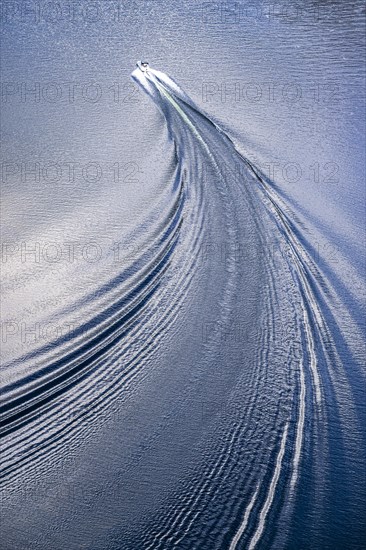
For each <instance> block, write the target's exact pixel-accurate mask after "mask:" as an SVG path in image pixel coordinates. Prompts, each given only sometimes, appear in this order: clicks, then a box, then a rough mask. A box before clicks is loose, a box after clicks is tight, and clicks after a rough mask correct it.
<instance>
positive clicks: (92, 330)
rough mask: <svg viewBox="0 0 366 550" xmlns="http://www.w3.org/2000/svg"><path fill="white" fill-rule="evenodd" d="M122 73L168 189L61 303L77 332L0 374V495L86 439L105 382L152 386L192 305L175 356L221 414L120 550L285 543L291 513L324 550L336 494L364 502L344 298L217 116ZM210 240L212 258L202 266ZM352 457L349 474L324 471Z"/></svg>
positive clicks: (292, 527) (358, 370)
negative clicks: (149, 116)
mask: <svg viewBox="0 0 366 550" xmlns="http://www.w3.org/2000/svg"><path fill="white" fill-rule="evenodd" d="M132 76H133V78H134V79H135V80H136V81H137V82H138V84H139V85H140V86H141V87H142V88H143V89H144V90H145V92H146V93H147V94H148V95H149V96H150V97H151V98H152V100H153V101H154V102H155V104H156V105H157V107H158V108H159V110H160V111H161V112H162V114H163V115H164V117H165V120H166V125H167V132H168V138H169V142H170V144H171V147H172V148H173V150H174V159H175V160H174V166H173V169H172V174H173V176H172V181H171V182H170V184H169V189H168V190H167V194H166V196H164V197H163V198H162V199H161V200H160V201H159V202H158V203H157V206H156V208H155V209H154V210H153V211H152V213H151V215H150V217H149V218H148V219H147V220H146V221H145V222H144V224H143V226H141V227H138V228H137V229H136V230H135V232H134V233H133V234H131V235H130V236H129V238H130V239H133V240H134V241H135V242H140V243H141V246H140V250H141V253H140V255H139V257H137V258H135V259H134V260H133V261H131V264H130V265H129V266H127V267H126V268H125V269H124V270H123V271H122V272H121V273H118V274H117V275H115V276H113V278H111V280H109V281H107V282H106V283H104V284H103V285H102V286H100V288H98V290H97V292H93V293H90V294H86V295H85V297H83V299H81V300H80V301H79V302H78V303H76V304H75V305H74V307H75V308H79V309H81V310H82V311H83V312H84V316H83V318H84V322H83V324H80V326H79V327H78V328H77V329H76V330H75V331H74V332H73V334H72V335H68V337H63V338H59V339H58V340H56V341H54V342H53V343H52V345H49V346H44V347H41V348H39V349H35V350H33V351H32V352H31V353H27V354H26V355H24V356H22V357H21V358H20V359H17V361H11V362H9V363H8V364H6V365H4V367H3V368H4V371H5V373H6V372H13V371H14V369H15V370H16V369H17V365H19V364H23V365H26V366H27V368H26V369H23V370H22V371H20V372H26V373H27V374H26V375H20V376H19V377H17V378H16V379H15V381H12V382H11V383H9V384H7V385H6V386H5V387H4V389H3V401H2V405H1V414H2V419H3V422H2V430H1V434H0V435H1V438H2V451H3V452H2V478H3V484H4V487H7V488H8V489H9V491H14V486H15V487H16V484H15V482H14V480H16V479H19V476H21V475H22V474H23V473H24V471H25V470H24V468H35V467H37V464H38V463H39V461H44V460H45V459H46V458H47V457H49V456H55V453H57V452H60V451H59V449H60V446H61V443H62V441H64V440H65V438H67V439H68V441H69V442H73V441H74V442H76V443H77V441H78V438H80V434H82V433H84V434H87V437H91V433H90V431H88V426H90V424H92V423H93V419H95V418H96V417H97V416H98V417H100V416H101V414H102V411H103V410H105V409H108V407H111V406H113V403H115V402H116V400H117V399H119V398H120V392H121V388H123V389H124V390H126V389H128V388H133V385H134V384H135V383H136V381H137V380H139V381H140V382H141V381H143V380H144V378H145V376H146V375H147V374H149V375H150V376H151V371H152V370H153V369H154V368H155V367H154V364H155V363H154V360H152V357H154V353H156V351H157V350H158V349H159V346H161V345H162V344H161V343H162V342H163V341H165V340H164V339H166V338H167V334H169V332H171V331H172V327H173V326H174V320H175V319H176V318H177V317H179V315H180V314H182V311H183V310H184V308H189V307H192V300H193V298H192V297H194V299H197V300H201V302H200V303H206V306H207V308H208V311H210V310H211V311H212V312H214V313H212V315H213V317H212V318H214V320H215V322H214V326H213V327H211V324H207V326H206V328H205V329H204V332H205V338H204V341H203V344H202V346H201V347H203V355H201V357H200V359H197V361H193V362H188V359H187V378H188V377H189V376H191V377H193V379H195V376H197V377H200V378H199V380H200V381H201V382H200V383H201V384H206V385H207V387H209V385H210V384H217V383H220V381H223V382H222V388H223V389H222V391H221V393H220V396H219V398H218V399H219V400H220V405H219V406H218V407H215V406H214V407H213V408H211V409H210V410H209V413H208V414H207V416H206V417H204V419H203V425H204V427H205V433H204V435H202V436H201V437H200V438H199V439H198V440H197V441H196V443H195V445H196V448H195V451H196V452H195V461H194V463H192V465H191V466H190V467H187V469H186V470H184V471H182V474H181V476H180V479H179V483H178V484H177V486H176V487H175V488H174V490H172V492H171V493H169V494H168V495H167V496H166V497H165V500H164V501H163V502H162V504H161V507H160V509H159V511H158V512H157V513H156V515H154V518H150V519H148V520H146V521H144V524H143V525H142V526H141V528H139V531H138V532H136V533H133V534H132V535H129V536H128V537H125V538H124V542H123V543H121V544H120V546H119V547H121V548H122V547H123V548H137V547H138V548H144V549H146V550H162V549H170V548H182V549H185V548H187V549H192V548H197V549H198V548H200V549H204V548H207V549H213V548H218V549H219V548H220V549H221V548H228V549H229V550H235V549H239V548H248V549H250V550H253V549H254V548H270V547H273V548H284V547H288V548H294V547H299V546H296V545H297V544H299V543H298V541H299V540H302V539H300V538H299V537H300V535H299V530H297V529H298V528H297V525H299V520H298V517H299V514H300V515H301V516H302V517H303V518H304V521H305V522H307V523H310V522H311V525H312V529H311V530H310V531H309V534H308V542H307V544H309V548H310V547H313V548H314V547H328V546H327V544H329V541H330V540H331V537H332V536H333V537H337V536H340V535H339V533H338V534H334V532H333V533H330V532H329V527H327V519H324V517H325V515H326V517H329V516H336V514H337V512H336V509H337V506H339V501H340V498H341V495H342V491H343V490H344V488H345V487H347V488H350V489H349V490H350V492H353V495H354V498H356V499H360V500H361V499H362V495H363V494H364V493H363V491H364V487H361V485H358V486H357V487H355V486H354V480H355V479H356V477H357V475H356V474H357V472H358V473H359V472H360V471H361V468H362V466H361V458H362V453H364V452H365V439H364V435H363V434H364V429H363V424H362V422H363V421H364V420H365V408H364V407H362V399H363V398H362V387H364V382H365V373H364V371H363V368H362V363H361V361H360V360H359V355H358V349H359V344H358V342H359V341H360V339H361V327H360V324H359V317H358V316H357V315H356V314H355V312H354V310H352V309H350V307H349V304H350V303H351V302H352V301H353V302H354V303H356V305H357V307H358V306H359V298H358V297H357V296H353V295H352V291H349V293H348V294H347V293H346V292H344V291H340V288H341V282H340V281H339V280H338V279H337V277H336V275H335V274H333V273H332V270H331V267H330V266H329V265H327V264H326V262H322V263H320V262H315V261H314V256H313V254H312V245H311V243H310V242H309V241H308V240H307V239H306V237H305V231H304V230H303V227H302V224H301V223H300V221H299V220H298V219H297V217H296V214H295V212H294V211H293V210H292V209H291V208H290V206H289V203H288V201H286V197H285V195H284V194H283V193H282V192H281V190H280V189H279V188H278V186H277V185H276V183H275V182H274V181H271V180H270V179H269V178H268V177H266V176H265V175H264V174H263V173H262V172H261V171H260V170H259V169H258V168H257V167H256V166H255V165H254V164H253V163H252V162H251V161H250V160H249V158H247V156H246V155H245V154H244V153H243V152H241V151H239V148H238V146H236V145H235V144H234V142H233V141H232V140H231V139H230V138H229V137H228V135H227V133H225V131H224V130H223V129H222V128H221V127H220V126H219V125H218V124H217V123H216V122H214V121H213V120H211V119H210V118H209V117H208V115H206V114H205V113H204V112H203V111H201V110H200V109H199V108H198V107H197V106H196V105H195V104H194V103H193V102H192V100H191V99H190V98H189V97H188V96H187V95H186V94H185V93H184V92H183V91H182V90H181V89H180V87H179V86H178V85H177V84H176V83H175V82H174V81H173V80H172V79H171V78H169V77H168V76H166V75H165V74H163V73H161V72H158V71H155V70H153V69H151V68H150V67H149V66H147V65H144V64H141V63H139V64H138V67H137V69H136V70H135V71H134V73H133V75H132ZM217 242H221V243H225V254H224V257H223V258H222V261H220V262H218V261H217V260H218V258H217V255H211V254H208V255H207V257H204V254H203V251H205V250H206V252H207V250H209V247H208V245H209V244H212V243H217ZM205 247H206V248H205ZM216 250H217V249H216ZM69 314H70V311H69V310H67V309H65V310H64V311H61V312H60V313H59V314H58V315H59V317H60V318H67V316H68V315H69ZM340 315H342V316H343V319H344V320H346V321H345V322H346V325H345V322H343V324H342V322H340V321H339V316H340ZM345 326H346V327H347V330H346V329H345V328H344V327H345ZM350 334H351V335H352V338H350ZM175 338H178V335H174V334H173V335H172V337H171V342H172V343H171V345H172V346H173V345H174V339H175ZM194 369H196V371H195V370H194ZM206 391H208V390H206ZM205 395H206V396H208V397H207V400H208V401H209V402H211V403H213V404H214V405H215V397H212V395H211V396H210V394H208V393H207V394H205ZM197 399H200V397H197ZM202 406H203V409H204V407H205V403H203V405H202ZM85 437H86V435H85ZM355 456H356V457H358V459H359V460H358V462H357V461H356V462H357V464H359V465H358V466H357V467H355V473H354V475H353V474H352V473H351V472H350V471H347V468H346V467H342V466H339V465H342V464H347V463H350V462H353V463H354V457H355ZM340 473H341V475H342V476H343V479H342V481H341V482H338V481H337V476H339V475H340ZM15 492H16V490H15ZM325 511H326V512H325ZM296 518H297V519H296ZM350 518H351V519H352V521H353V522H354V523H353V524H354V532H355V533H356V532H358V530H360V529H361V527H362V526H361V520H360V518H359V517H358V514H357V512H356V511H354V512H350V511H349V510H348V519H350ZM300 526H301V522H300ZM329 537H330V538H329ZM334 540H335V539H334ZM322 544H323V546H321V545H322ZM337 544H340V539H337V541H336V544H335V545H334V546H333V547H340V546H337ZM302 547H304V548H305V546H302ZM306 547H307V546H306Z"/></svg>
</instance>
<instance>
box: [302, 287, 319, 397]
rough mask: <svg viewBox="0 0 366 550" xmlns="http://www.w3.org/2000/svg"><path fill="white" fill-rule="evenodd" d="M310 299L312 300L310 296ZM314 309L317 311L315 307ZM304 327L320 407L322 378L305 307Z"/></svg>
mask: <svg viewBox="0 0 366 550" xmlns="http://www.w3.org/2000/svg"><path fill="white" fill-rule="evenodd" d="M309 299H311V298H310V296H309ZM313 309H314V310H315V307H314V308H313ZM304 325H305V332H306V339H307V342H308V350H309V356H310V370H311V372H312V375H313V380H314V385H315V400H316V403H317V404H318V405H319V404H320V403H321V399H322V395H321V390H320V378H319V373H318V369H317V360H316V355H315V349H314V339H313V337H312V334H311V328H310V323H309V316H308V313H307V311H306V309H305V306H304Z"/></svg>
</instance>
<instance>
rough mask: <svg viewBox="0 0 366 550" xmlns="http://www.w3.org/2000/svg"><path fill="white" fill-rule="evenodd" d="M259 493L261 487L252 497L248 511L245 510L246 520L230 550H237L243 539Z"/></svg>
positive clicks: (244, 519)
mask: <svg viewBox="0 0 366 550" xmlns="http://www.w3.org/2000/svg"><path fill="white" fill-rule="evenodd" d="M258 491H259V485H258V486H257V489H256V490H255V493H254V495H253V496H252V499H251V501H250V502H249V504H248V506H247V509H246V510H245V514H244V518H243V521H242V523H241V525H240V527H239V529H238V531H237V533H236V535H235V537H234V538H233V540H232V541H231V544H230V548H229V550H235V548H236V546H237V544H238V542H239V540H240V539H241V537H242V534H243V533H244V531H245V529H246V526H247V524H248V520H249V516H250V512H251V511H252V509H253V506H254V503H255V501H256V500H257V495H258Z"/></svg>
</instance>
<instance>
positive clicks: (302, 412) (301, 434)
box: [291, 359, 306, 490]
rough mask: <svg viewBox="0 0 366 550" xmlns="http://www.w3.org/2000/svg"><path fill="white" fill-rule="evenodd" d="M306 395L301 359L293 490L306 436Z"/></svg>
mask: <svg viewBox="0 0 366 550" xmlns="http://www.w3.org/2000/svg"><path fill="white" fill-rule="evenodd" d="M305 395H306V386H305V373H304V365H303V361H302V359H301V362H300V410H299V421H298V425H297V433H296V442H295V456H294V461H293V464H294V469H293V472H292V477H291V490H293V489H294V488H295V485H296V482H297V478H298V474H299V464H300V458H301V450H302V442H303V437H304V425H305Z"/></svg>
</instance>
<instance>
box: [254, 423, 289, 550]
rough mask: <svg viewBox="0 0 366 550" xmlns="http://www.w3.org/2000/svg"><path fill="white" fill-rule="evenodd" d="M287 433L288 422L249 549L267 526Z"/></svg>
mask: <svg viewBox="0 0 366 550" xmlns="http://www.w3.org/2000/svg"><path fill="white" fill-rule="evenodd" d="M287 433H288V424H286V426H285V429H284V431H283V435H282V441H281V448H280V452H279V453H278V456H277V461H276V468H275V471H274V474H273V478H272V481H271V485H270V488H269V492H268V495H267V498H266V502H265V503H264V506H263V508H262V510H261V513H260V516H259V525H258V527H257V530H256V532H255V533H254V535H253V538H252V540H251V541H250V545H249V550H253V548H255V546H256V545H257V543H258V541H259V539H260V538H261V536H262V533H263V530H264V526H265V523H266V517H267V514H268V512H269V509H270V508H271V505H272V502H273V499H274V496H275V491H276V487H277V483H278V480H279V477H280V473H281V466H282V460H283V456H284V454H285V447H286V441H287Z"/></svg>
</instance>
